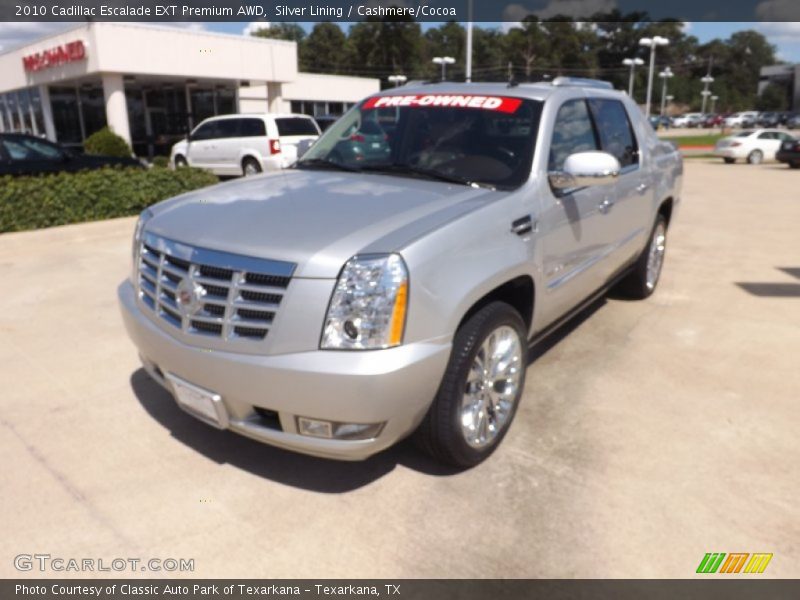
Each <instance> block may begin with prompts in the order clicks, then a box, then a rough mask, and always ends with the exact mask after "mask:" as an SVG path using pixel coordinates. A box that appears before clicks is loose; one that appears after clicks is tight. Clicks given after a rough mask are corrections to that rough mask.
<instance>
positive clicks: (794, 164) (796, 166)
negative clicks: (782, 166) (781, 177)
mask: <svg viewBox="0 0 800 600" xmlns="http://www.w3.org/2000/svg"><path fill="white" fill-rule="evenodd" d="M789 168H790V169H800V161H797V162H790V163H789Z"/></svg>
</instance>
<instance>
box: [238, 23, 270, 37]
mask: <svg viewBox="0 0 800 600" xmlns="http://www.w3.org/2000/svg"><path fill="white" fill-rule="evenodd" d="M269 25H270V23H269V21H252V22H251V23H248V24H247V25H245V28H244V29H242V35H253V34H254V33H255V32H256V31H258V30H259V29H269Z"/></svg>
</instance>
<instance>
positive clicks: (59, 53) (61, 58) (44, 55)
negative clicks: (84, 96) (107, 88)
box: [22, 40, 86, 72]
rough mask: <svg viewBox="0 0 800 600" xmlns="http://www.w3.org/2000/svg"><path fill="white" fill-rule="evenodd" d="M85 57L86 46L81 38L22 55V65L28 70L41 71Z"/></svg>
mask: <svg viewBox="0 0 800 600" xmlns="http://www.w3.org/2000/svg"><path fill="white" fill-rule="evenodd" d="M85 59H86V46H85V45H84V43H83V42H82V41H81V40H77V41H75V42H70V43H68V44H63V45H61V46H56V47H55V48H50V49H49V50H43V51H42V52H37V53H36V54H30V55H28V56H23V57H22V65H23V66H24V67H25V70H26V71H28V72H35V71H41V70H43V69H49V68H51V67H59V66H61V65H65V64H67V63H71V62H78V61H81V60H85Z"/></svg>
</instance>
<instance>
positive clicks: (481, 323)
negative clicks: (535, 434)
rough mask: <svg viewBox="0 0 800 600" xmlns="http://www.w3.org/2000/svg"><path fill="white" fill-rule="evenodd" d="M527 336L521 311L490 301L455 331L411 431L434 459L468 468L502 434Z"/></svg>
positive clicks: (521, 373)
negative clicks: (431, 394)
mask: <svg viewBox="0 0 800 600" xmlns="http://www.w3.org/2000/svg"><path fill="white" fill-rule="evenodd" d="M526 340H527V335H526V330H525V323H524V322H523V321H522V318H521V317H520V315H519V313H518V312H517V311H516V310H514V309H513V308H512V307H511V306H509V305H508V304H506V303H504V302H492V303H491V304H488V305H487V306H485V307H484V308H482V309H481V310H479V311H478V312H476V313H475V314H474V315H472V317H470V318H469V319H468V320H467V321H466V323H464V324H463V325H462V326H461V328H459V330H458V331H457V332H456V336H455V339H454V340H453V350H452V353H451V355H450V362H449V363H448V365H447V370H446V371H445V374H444V377H443V378H442V383H441V385H440V386H439V391H438V392H437V394H436V398H435V399H434V401H433V403H432V404H431V406H430V408H429V409H428V413H427V415H426V416H425V419H424V420H423V422H422V424H421V425H420V426H419V429H417V431H416V433H415V440H416V442H417V444H418V445H419V446H420V447H421V448H422V449H423V450H424V451H426V452H427V453H428V454H430V455H431V456H433V457H434V458H436V459H438V460H440V461H442V462H446V463H449V464H451V465H454V466H457V467H462V468H464V467H472V466H474V465H477V464H478V463H480V462H481V461H483V460H485V459H486V458H488V457H489V456H490V455H491V454H492V452H494V451H495V450H496V449H497V446H498V445H499V444H500V442H501V441H502V439H503V437H505V435H506V432H507V431H508V428H509V426H510V425H511V421H512V420H513V419H514V415H515V414H516V411H517V406H518V405H519V399H520V397H521V396H522V389H523V387H524V385H525V368H526V367H527V360H526V359H527V342H526Z"/></svg>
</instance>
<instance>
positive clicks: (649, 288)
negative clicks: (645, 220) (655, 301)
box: [619, 214, 667, 300]
mask: <svg viewBox="0 0 800 600" xmlns="http://www.w3.org/2000/svg"><path fill="white" fill-rule="evenodd" d="M666 244H667V219H666V218H664V215H661V214H660V215H658V216H657V217H656V222H655V224H654V225H653V229H652V231H651V232H650V238H649V240H648V242H647V246H645V248H644V250H642V253H641V254H640V255H639V258H637V259H636V263H635V265H634V267H633V271H632V272H631V274H630V275H628V276H627V277H626V278H625V279H623V280H622V281H621V282H620V285H619V289H620V291H621V292H622V293H623V294H625V295H626V296H628V297H629V298H632V299H635V300H644V299H645V298H649V297H650V296H651V295H652V294H653V292H654V291H655V290H656V286H657V285H658V280H659V278H660V276H661V268H662V267H663V265H664V255H665V253H666ZM659 248H660V250H659ZM653 253H655V256H654V257H653V258H651V254H653ZM651 260H653V261H654V262H653V263H651Z"/></svg>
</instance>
